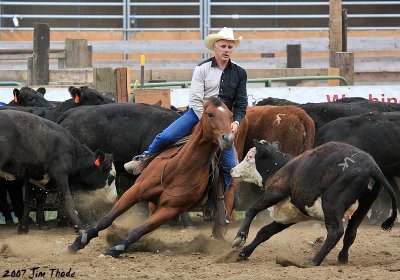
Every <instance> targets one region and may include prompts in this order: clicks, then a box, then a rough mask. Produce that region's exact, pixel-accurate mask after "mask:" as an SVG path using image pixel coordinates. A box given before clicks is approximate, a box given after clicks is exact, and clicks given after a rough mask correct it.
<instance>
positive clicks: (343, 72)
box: [336, 52, 354, 85]
mask: <svg viewBox="0 0 400 280" xmlns="http://www.w3.org/2000/svg"><path fill="white" fill-rule="evenodd" d="M336 61H337V63H338V65H339V68H340V76H342V77H343V78H345V79H346V80H347V82H348V83H349V85H354V54H353V53H349V52H338V53H337V54H336Z"/></svg>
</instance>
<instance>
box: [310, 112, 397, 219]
mask: <svg viewBox="0 0 400 280" xmlns="http://www.w3.org/2000/svg"><path fill="white" fill-rule="evenodd" d="M399 135H400V112H372V113H368V114H364V115H359V116H351V117H344V118H339V119H336V120H333V121H331V122H329V123H327V124H326V125H324V126H322V127H321V128H320V129H319V130H318V133H317V134H316V136H315V143H314V145H315V146H319V145H322V144H324V143H327V142H329V141H339V142H344V143H348V144H351V145H353V146H355V147H357V148H360V149H361V150H363V151H365V152H367V153H369V154H370V155H371V156H372V157H373V158H374V160H375V161H376V163H377V164H378V165H379V167H380V168H381V170H382V172H383V174H384V175H385V177H386V178H387V179H388V181H389V182H390V184H391V185H392V186H395V191H396V193H397V196H398V197H399V188H398V186H397V183H396V181H395V177H400V143H399ZM385 195H386V193H382V195H381V197H380V199H378V200H377V201H376V202H377V203H380V205H374V207H373V213H372V217H373V218H374V219H377V220H378V221H379V220H381V219H382V218H385V217H382V216H384V215H386V213H388V211H389V208H390V205H388V203H387V201H389V200H390V198H388V197H386V196H385ZM375 212H376V213H375Z"/></svg>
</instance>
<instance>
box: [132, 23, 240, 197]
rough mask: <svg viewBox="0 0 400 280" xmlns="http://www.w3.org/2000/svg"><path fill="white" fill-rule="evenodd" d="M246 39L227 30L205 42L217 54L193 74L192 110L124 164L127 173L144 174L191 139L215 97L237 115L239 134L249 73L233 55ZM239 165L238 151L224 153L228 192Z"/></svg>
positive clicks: (235, 128) (222, 162) (235, 122)
mask: <svg viewBox="0 0 400 280" xmlns="http://www.w3.org/2000/svg"><path fill="white" fill-rule="evenodd" d="M241 41H242V37H239V38H236V39H235V37H234V34H233V30H232V28H227V27H224V28H223V29H222V30H221V31H219V32H218V33H217V34H210V35H208V36H207V37H206V38H205V39H204V44H205V45H206V47H207V48H208V49H209V50H211V51H213V52H214V56H213V57H211V58H209V59H207V60H205V61H203V62H201V63H200V64H198V65H197V66H196V68H195V69H194V72H193V77H192V82H191V87H190V96H189V110H188V111H187V112H186V113H185V114H184V115H183V116H181V117H180V118H179V119H177V120H176V121H175V122H173V123H172V124H171V125H169V126H168V127H167V128H166V129H164V130H163V131H162V132H161V133H160V134H158V135H157V136H156V138H155V139H154V140H153V142H152V143H151V144H150V146H149V148H148V150H147V151H145V152H144V153H143V155H138V156H135V157H134V158H133V160H132V161H130V162H127V163H125V164H124V167H125V169H126V170H127V171H128V172H129V173H131V174H134V175H138V174H140V173H141V172H142V171H143V169H144V168H145V167H146V166H147V164H148V161H146V159H148V158H149V157H150V156H151V155H153V154H155V153H158V152H160V151H161V150H163V149H164V148H165V147H167V146H168V145H171V144H173V143H175V142H176V141H178V140H179V139H181V138H182V137H185V136H188V135H189V134H190V133H191V131H192V128H193V127H194V126H195V125H196V124H197V123H198V122H199V119H200V118H201V116H202V114H203V105H204V101H205V100H207V99H208V98H211V97H219V98H221V99H222V101H223V102H224V103H225V105H226V106H227V107H228V108H229V109H230V110H231V111H232V113H233V122H232V123H231V129H232V132H233V133H234V134H235V133H236V132H237V131H238V128H239V124H240V121H241V120H242V119H243V117H244V116H245V114H246V108H247V92H246V82H247V73H246V71H245V70H244V69H243V68H242V67H240V66H239V65H238V64H236V63H235V62H233V61H232V60H231V55H232V53H233V51H234V50H235V49H236V48H237V47H238V46H239V44H240V42H241ZM235 165H236V160H235V150H234V147H232V148H231V149H230V150H228V151H225V152H222V154H221V158H220V169H221V171H222V174H223V176H224V181H225V186H224V191H225V192H226V190H227V188H228V187H229V185H230V183H231V179H232V178H231V175H230V170H231V169H232V168H233V167H234V166H235Z"/></svg>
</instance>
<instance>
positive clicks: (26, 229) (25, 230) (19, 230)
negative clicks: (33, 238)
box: [17, 225, 29, 234]
mask: <svg viewBox="0 0 400 280" xmlns="http://www.w3.org/2000/svg"><path fill="white" fill-rule="evenodd" d="M28 232H29V227H28V226H23V225H19V226H18V228H17V234H27V233H28Z"/></svg>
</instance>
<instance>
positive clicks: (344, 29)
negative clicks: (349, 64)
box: [342, 9, 347, 52]
mask: <svg viewBox="0 0 400 280" xmlns="http://www.w3.org/2000/svg"><path fill="white" fill-rule="evenodd" d="M342 52H347V9H342Z"/></svg>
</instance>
